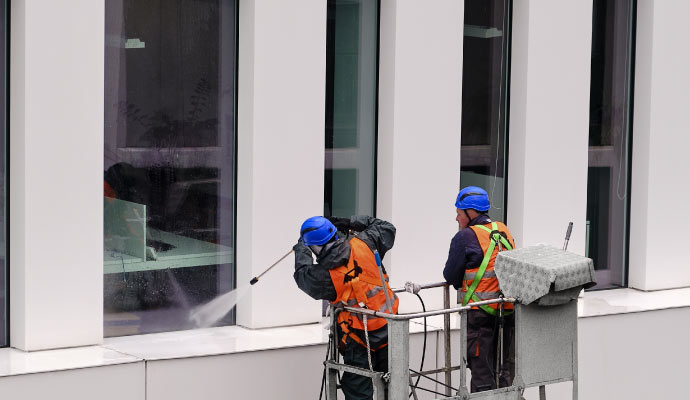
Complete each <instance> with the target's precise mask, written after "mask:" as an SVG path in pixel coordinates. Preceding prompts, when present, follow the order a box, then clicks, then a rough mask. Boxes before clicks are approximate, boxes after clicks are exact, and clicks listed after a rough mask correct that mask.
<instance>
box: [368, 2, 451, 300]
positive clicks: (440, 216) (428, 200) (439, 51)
mask: <svg viewBox="0 0 690 400" xmlns="http://www.w3.org/2000/svg"><path fill="white" fill-rule="evenodd" d="M463 12H464V8H463V2H462V1H456V0H439V1H433V2H428V1H402V0H382V1H381V33H380V34H381V37H380V61H379V130H378V136H379V139H378V140H379V143H378V177H377V179H378V181H377V182H378V185H377V191H378V195H377V215H378V217H380V218H383V219H386V220H389V221H391V222H392V223H394V224H395V226H396V227H397V237H396V241H395V247H394V248H393V250H392V251H391V252H390V253H389V255H388V256H386V260H384V263H386V266H387V268H388V269H389V272H390V273H391V284H392V286H401V285H402V284H403V283H404V282H405V281H408V280H409V281H415V282H420V283H430V282H439V281H443V267H444V265H445V261H446V258H447V257H448V247H449V245H450V240H451V239H452V237H453V235H454V234H455V233H456V232H457V229H458V226H457V223H456V222H455V206H454V203H455V197H456V196H457V193H458V185H459V181H460V114H461V109H462V103H461V100H462V84H461V81H462V43H463ZM442 301H443V297H442V295H441V292H440V291H438V293H436V292H433V293H428V296H426V297H425V302H427V306H428V307H429V308H434V307H437V308H440V307H442V306H443V302H442ZM406 304H412V303H408V302H403V303H402V304H401V310H402V311H405V308H406ZM413 308H414V309H419V306H418V304H416V303H414V307H413Z"/></svg>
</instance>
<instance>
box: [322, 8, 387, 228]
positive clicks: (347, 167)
mask: <svg viewBox="0 0 690 400" xmlns="http://www.w3.org/2000/svg"><path fill="white" fill-rule="evenodd" d="M378 7H379V6H378V1H372V0H328V3H327V34H326V170H325V195H324V215H337V216H346V217H347V216H351V215H354V214H366V215H373V214H374V198H375V182H374V162H375V157H376V94H377V89H376V86H377V84H376V82H377V81H376V80H377V68H378V45H377V43H378Z"/></svg>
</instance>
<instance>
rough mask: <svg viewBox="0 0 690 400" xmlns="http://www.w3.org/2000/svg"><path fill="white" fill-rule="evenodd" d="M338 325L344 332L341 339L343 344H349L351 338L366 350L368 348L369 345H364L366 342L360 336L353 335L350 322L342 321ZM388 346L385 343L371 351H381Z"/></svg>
mask: <svg viewBox="0 0 690 400" xmlns="http://www.w3.org/2000/svg"><path fill="white" fill-rule="evenodd" d="M338 324H339V325H340V329H342V331H343V333H344V335H343V338H342V339H341V341H342V342H343V344H344V345H345V344H347V338H348V337H349V338H351V339H352V340H354V341H355V342H357V343H359V344H360V345H362V346H363V347H364V348H367V344H366V343H364V341H363V340H362V339H361V338H360V337H359V336H357V335H356V334H355V333H353V332H352V331H351V330H350V328H349V327H350V323H349V322H347V321H340V322H339V323H338ZM387 345H388V343H384V344H382V345H380V346H379V347H377V348H375V349H371V351H376V350H381V349H382V348H384V347H386V346H387Z"/></svg>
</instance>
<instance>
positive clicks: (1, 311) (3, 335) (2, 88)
mask: <svg viewBox="0 0 690 400" xmlns="http://www.w3.org/2000/svg"><path fill="white" fill-rule="evenodd" d="M8 15H9V13H8V12H7V2H6V1H4V0H0V24H2V25H0V46H1V47H0V54H2V56H3V58H2V61H0V77H2V79H1V80H0V98H2V104H1V105H0V123H2V128H1V129H2V135H0V158H1V159H0V347H4V346H7V345H8V344H9V343H8V339H9V324H8V321H7V315H8V309H9V304H8V297H7V285H8V284H9V282H8V280H7V264H6V261H5V260H6V258H5V254H7V240H6V238H5V232H6V231H7V230H6V226H5V221H6V219H5V214H6V208H5V199H6V197H7V188H6V186H5V182H6V176H5V172H6V169H5V164H6V161H7V160H6V157H7V147H6V146H7V118H6V117H7V116H6V114H5V112H6V102H7V76H6V73H7V69H6V68H7V25H8V24H7V19H6V18H7V16H8Z"/></svg>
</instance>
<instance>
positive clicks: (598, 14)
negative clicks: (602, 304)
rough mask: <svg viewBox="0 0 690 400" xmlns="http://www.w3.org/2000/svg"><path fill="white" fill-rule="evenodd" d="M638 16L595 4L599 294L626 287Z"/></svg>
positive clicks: (591, 185) (593, 206)
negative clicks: (632, 93) (631, 137)
mask: <svg viewBox="0 0 690 400" xmlns="http://www.w3.org/2000/svg"><path fill="white" fill-rule="evenodd" d="M634 10H635V3H634V2H631V1H629V0H615V1H603V0H595V1H594V8H593V16H592V74H591V76H592V78H591V79H592V83H591V88H590V123H589V170H588V174H587V242H586V253H587V256H588V257H590V258H592V259H593V260H594V268H595V270H596V275H597V282H598V283H597V286H596V289H603V288H608V287H620V286H625V285H626V277H625V270H626V265H627V236H628V233H627V231H628V229H627V225H628V205H629V199H628V193H629V185H628V182H629V165H630V156H629V154H630V104H631V87H632V86H631V79H632V65H633V60H632V46H633V36H634V33H633V21H634V12H635V11H634Z"/></svg>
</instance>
